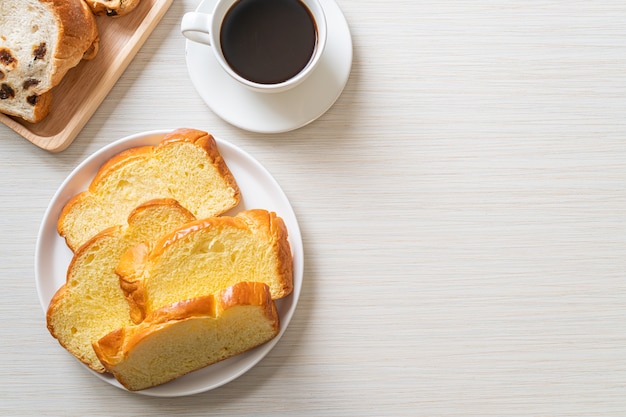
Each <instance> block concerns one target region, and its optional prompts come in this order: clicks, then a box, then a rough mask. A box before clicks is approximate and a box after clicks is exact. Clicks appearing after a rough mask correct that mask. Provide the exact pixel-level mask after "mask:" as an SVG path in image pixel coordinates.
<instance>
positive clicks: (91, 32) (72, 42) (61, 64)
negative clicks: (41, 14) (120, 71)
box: [34, 0, 99, 92]
mask: <svg viewBox="0 0 626 417" xmlns="http://www.w3.org/2000/svg"><path fill="white" fill-rule="evenodd" d="M40 1H41V2H42V3H47V4H49V5H50V6H51V7H52V8H53V9H54V10H55V11H56V12H55V17H56V19H57V21H58V23H59V27H60V28H61V31H62V38H61V39H62V42H61V43H60V44H59V45H58V47H57V50H56V55H55V56H54V57H53V59H54V60H55V61H56V66H57V72H56V73H54V74H51V78H52V85H53V86H55V85H57V84H58V83H59V82H61V79H63V77H64V76H65V73H66V72H67V71H68V70H69V69H70V68H72V67H74V66H76V64H78V63H79V62H80V60H81V59H83V56H84V54H85V52H87V51H89V56H90V57H91V58H93V56H95V54H96V53H97V45H98V40H99V35H98V25H97V23H96V19H95V17H94V15H93V13H92V12H91V9H90V8H89V7H87V4H86V3H85V2H84V1H82V0H40ZM34 91H36V92H37V90H36V89H35V90H34Z"/></svg>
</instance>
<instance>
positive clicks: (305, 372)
mask: <svg viewBox="0 0 626 417" xmlns="http://www.w3.org/2000/svg"><path fill="white" fill-rule="evenodd" d="M198 3H199V2H198V1H197V0H179V1H176V2H174V3H173V4H172V6H171V8H170V10H169V11H168V12H167V14H166V15H165V16H164V18H163V20H162V21H161V23H160V24H159V25H158V26H157V27H156V28H155V31H154V32H153V34H152V35H151V36H150V38H149V39H148V40H147V41H146V43H145V45H144V46H143V48H142V49H141V50H140V51H139V52H138V54H137V55H136V58H135V59H134V60H133V62H132V63H131V64H130V65H129V67H128V69H127V71H126V72H125V73H124V74H123V75H122V77H121V78H120V79H119V81H118V82H117V83H116V85H115V86H114V87H113V88H112V89H111V91H110V93H109V95H108V96H107V97H106V99H105V100H104V101H103V103H102V105H101V106H100V107H99V109H98V110H97V111H96V112H95V113H94V115H93V117H92V118H91V119H90V120H89V122H88V123H87V124H86V125H85V127H84V129H83V130H82V131H81V133H80V134H79V135H78V136H77V139H76V140H75V141H74V143H73V144H72V146H70V147H68V148H67V149H66V150H65V151H64V152H62V153H59V154H51V153H49V152H46V151H43V150H41V149H38V148H37V147H34V146H32V144H30V143H28V142H27V141H24V140H22V139H21V138H20V137H19V135H17V134H15V133H14V132H13V131H11V130H10V129H7V128H5V127H4V126H0V136H1V138H2V140H1V141H0V193H1V194H0V195H1V198H2V202H3V204H2V205H0V230H2V233H1V234H0V248H1V250H0V263H1V264H2V265H3V268H2V272H0V279H1V280H2V283H3V285H4V288H3V291H2V292H0V314H1V315H2V317H3V318H4V325H3V326H0V359H1V360H2V362H3V364H4V368H3V373H2V377H1V378H0V390H1V391H2V393H3V395H2V401H0V414H4V415H33V416H40V415H53V416H54V415H70V416H71V415H76V416H84V415H92V416H95V415H102V416H104V415H107V416H108V415H125V416H145V415H154V416H168V415H183V414H184V415H198V416H199V415H203V416H205V415H255V416H257V415H284V416H292V415H295V414H297V415H309V416H319V415H332V416H338V415H346V416H353V415H358V416H381V415H390V416H391V415H406V416H472V417H473V416H476V417H485V416H494V417H495V416H581V417H583V416H585V417H586V416H594V417H595V416H611V417H613V416H615V417H620V416H624V415H626V361H625V360H624V358H625V357H626V329H625V326H624V323H625V322H626V280H625V276H624V271H626V257H625V256H624V254H625V248H626V187H625V185H624V184H626V140H625V138H626V119H625V117H624V116H625V115H626V72H625V71H624V70H625V69H626V24H625V23H626V3H624V2H623V1H618V0H598V1H593V2H589V1H567V2H566V1H552V2H549V1H543V0H530V1H529V0H526V1H522V0H509V1H496V0H481V1H474V2H469V1H458V0H454V1H453V0H443V1H437V2H414V1H408V0H398V1H396V2H394V5H393V7H391V6H390V3H385V2H362V1H355V0H340V1H339V5H340V6H341V8H342V10H343V11H344V13H345V15H346V18H347V20H348V22H349V23H350V28H351V31H352V36H353V42H354V47H355V50H354V57H355V60H354V65H353V71H352V74H351V77H350V80H349V82H348V85H347V87H346V90H345V91H344V92H343V94H342V96H341V97H340V98H339V100H338V101H337V103H336V104H335V105H334V106H333V107H332V108H331V109H330V110H329V112H327V113H326V114H325V115H323V116H322V117H321V118H320V119H318V120H317V121H315V122H314V123H312V124H310V125H309V126H306V127H304V128H302V129H299V130H296V131H293V132H289V133H284V134H279V135H262V134H253V133H249V132H244V131H242V130H239V129H237V128H234V127H232V126H230V125H228V124H226V123H225V122H223V121H222V120H220V119H219V118H217V117H216V116H215V115H214V114H213V113H212V112H211V111H210V110H209V109H208V108H207V107H206V106H205V105H204V103H203V102H202V101H201V99H200V98H199V95H198V94H197V93H196V92H195V90H194V89H193V86H192V85H191V83H190V81H189V77H188V75H187V69H186V67H185V58H184V54H185V52H184V46H185V41H184V38H183V37H182V36H181V35H180V32H179V26H180V20H181V18H182V16H183V14H184V13H185V12H187V11H192V10H194V9H195V8H196V7H197V5H198ZM181 126H189V127H196V128H200V129H205V130H208V131H210V132H212V133H214V134H215V135H216V136H218V137H220V138H223V139H226V140H229V141H231V142H232V143H234V144H236V145H238V146H240V147H241V148H243V149H244V150H246V151H247V152H249V153H250V154H251V155H253V156H254V157H255V158H256V159H258V160H259V162H261V163H262V164H263V165H264V166H265V167H266V168H267V169H268V170H269V171H270V172H271V173H272V174H273V175H274V177H275V178H276V180H277V181H278V182H279V184H280V185H281V186H282V187H283V189H284V190H285V192H286V194H287V196H288V197H289V199H290V200H291V202H292V204H293V206H294V209H295V212H296V214H297V216H298V219H299V222H300V227H301V229H302V234H303V238H304V246H305V247H304V249H305V275H304V287H303V289H302V295H301V298H300V302H299V305H298V309H297V311H296V314H295V316H294V318H293V320H292V322H291V324H290V326H289V328H288V330H287V332H286V334H285V336H284V337H283V338H282V339H281V340H280V342H279V343H278V344H277V345H276V347H275V348H274V349H273V350H272V352H271V353H270V354H269V355H268V356H267V357H266V358H265V359H264V360H263V361H262V362H261V363H260V364H259V365H258V366H256V367H255V368H253V369H252V370H251V371H249V372H248V373H246V374H245V375H243V376H241V377H240V378H238V379H236V380H235V381H233V382H231V383H229V384H227V385H225V386H223V387H221V388H219V389H217V390H214V391H211V392H208V393H205V394H201V395H196V396H192V397H189V398H179V399H155V398H145V397H141V396H137V395H128V394H126V393H124V392H121V391H119V390H117V389H116V388H113V387H110V386H108V385H107V384H105V383H103V382H101V381H100V380H98V379H97V378H95V377H93V376H92V375H90V374H89V373H87V372H85V371H84V370H83V369H82V367H81V366H80V365H79V364H78V363H76V361H74V360H72V358H71V357H69V355H68V354H67V353H66V352H65V351H63V350H62V349H61V348H60V347H59V346H57V345H55V342H54V341H53V340H52V339H51V337H50V336H49V335H48V334H47V331H46V329H45V324H44V320H43V313H42V312H41V309H40V307H39V305H38V301H37V295H36V291H35V284H34V275H33V252H34V247H35V240H36V234H37V228H38V225H39V222H40V220H41V216H43V212H44V210H45V208H46V205H47V203H48V201H49V200H50V198H51V197H52V194H53V193H54V191H55V190H56V188H57V187H58V186H59V185H60V183H61V181H62V180H63V179H64V178H65V176H66V175H67V174H68V173H69V172H70V170H71V169H72V168H73V167H74V166H76V164H78V163H79V162H80V161H81V160H82V159H84V158H85V157H86V156H88V155H89V154H91V153H92V152H94V151H95V150H97V149H99V148H100V147H102V146H104V145H105V144H108V143H110V142H111V141H113V140H115V139H118V138H120V137H123V136H126V135H128V134H131V133H135V132H139V131H145V130H152V129H162V128H174V127H181Z"/></svg>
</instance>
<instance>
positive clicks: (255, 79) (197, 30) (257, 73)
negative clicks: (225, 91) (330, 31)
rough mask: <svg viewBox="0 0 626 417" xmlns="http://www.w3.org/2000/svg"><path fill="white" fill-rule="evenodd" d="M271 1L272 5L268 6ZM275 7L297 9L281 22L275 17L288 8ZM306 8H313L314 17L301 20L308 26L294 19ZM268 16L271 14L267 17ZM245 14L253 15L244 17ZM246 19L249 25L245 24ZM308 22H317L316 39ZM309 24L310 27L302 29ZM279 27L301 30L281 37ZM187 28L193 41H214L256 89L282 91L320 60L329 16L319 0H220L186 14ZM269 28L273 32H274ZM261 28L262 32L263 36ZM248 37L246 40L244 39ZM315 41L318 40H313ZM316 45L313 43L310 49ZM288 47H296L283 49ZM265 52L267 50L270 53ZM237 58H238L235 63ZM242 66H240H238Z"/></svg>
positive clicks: (224, 61) (233, 72)
mask: <svg viewBox="0 0 626 417" xmlns="http://www.w3.org/2000/svg"><path fill="white" fill-rule="evenodd" d="M267 5H270V7H269V8H268V6H267ZM253 7H256V8H257V9H253ZM259 7H266V9H264V10H263V11H261V12H259V9H258V8H259ZM275 7H278V8H283V7H287V8H288V9H289V10H290V12H292V13H296V14H295V15H292V16H291V17H292V18H291V19H289V20H285V19H283V20H280V21H278V22H277V21H275V20H276V19H278V16H282V15H283V14H284V13H283V10H282V9H281V10H280V13H273V11H275V10H273V9H271V8H275ZM246 8H247V9H246ZM253 10H255V11H253ZM303 10H304V11H306V12H307V16H308V18H309V19H310V21H304V20H303V21H302V22H301V23H305V24H304V25H303V24H299V25H295V24H291V23H289V22H292V21H296V20H297V19H294V16H295V17H297V18H298V19H305V20H306V18H305V17H304V12H303ZM238 16H242V17H238ZM262 16H267V18H264V17H262ZM245 18H248V19H249V20H247V21H244V20H243V19H245ZM225 19H226V21H225ZM261 19H262V20H261ZM244 22H246V24H243V23H244ZM270 22H271V23H273V24H270ZM248 23H250V24H248ZM308 23H311V24H312V25H313V26H312V27H313V30H314V33H313V36H314V40H313V41H311V39H310V35H311V28H310V25H309V24H308ZM283 26H284V28H283ZM288 26H291V28H289V27H288ZM253 27H257V29H258V31H256V32H254V33H253V30H252V29H250V28H253ZM303 27H304V28H306V29H302V28H303ZM276 28H281V30H283V29H284V30H287V31H289V30H293V31H296V32H293V33H292V35H293V36H282V35H281V36H280V37H278V36H277V35H276V30H277V29H276ZM304 30H306V36H305V35H304V34H303V33H304V32H303V31H304ZM181 32H182V34H183V35H184V36H185V37H186V38H187V39H189V40H191V41H194V42H199V43H203V44H205V45H209V46H210V47H211V49H212V51H213V54H214V55H215V58H216V60H217V62H218V63H219V64H220V65H221V66H222V68H223V69H224V71H226V73H228V74H229V75H230V76H231V77H232V78H233V79H235V80H237V81H238V82H239V83H241V84H242V85H244V86H246V87H248V88H251V89H252V90H254V91H259V92H270V93H276V92H282V91H286V90H288V89H290V88H293V87H295V86H296V85H298V84H300V83H301V82H302V81H304V80H305V79H306V78H307V77H308V76H309V75H310V74H311V72H312V71H313V70H314V69H315V67H316V66H317V65H318V63H319V60H320V57H321V55H322V53H323V51H324V47H325V45H326V18H325V16H324V10H323V9H322V6H321V4H320V3H319V0H271V1H267V2H264V1H263V0H218V1H217V3H216V4H215V7H214V8H213V11H212V12H211V13H201V12H189V13H186V14H185V15H184V16H183V20H182V22H181ZM223 32H224V33H223ZM248 32H249V33H248ZM268 32H271V33H269V34H268ZM259 33H261V34H262V35H261V36H258V34H259ZM289 33H291V32H289ZM253 35H254V36H253ZM305 37H306V40H305ZM231 38H232V39H231ZM259 38H260V39H261V40H260V41H259V40H258V39H259ZM279 39H280V40H279ZM293 39H298V41H297V44H296V45H288V46H289V48H287V45H283V44H284V43H285V42H287V41H291V42H296V41H293ZM300 39H302V40H301V41H300ZM244 40H246V43H244V42H243V41H244ZM236 42H239V43H237V45H242V44H245V45H247V46H246V47H245V48H244V47H239V46H236V47H234V46H232V45H234V44H235V43H236ZM272 42H274V43H272ZM311 42H314V43H313V44H311ZM224 45H226V47H224ZM304 45H306V47H305V46H304ZM310 45H313V47H312V48H310ZM225 50H226V53H225ZM287 50H289V51H291V52H289V53H281V52H280V51H287ZM244 51H248V52H249V53H245V52H244ZM261 51H267V53H264V52H261ZM292 56H293V57H294V58H293V60H292V59H291V58H292ZM253 57H256V58H254V59H256V60H254V59H253ZM229 59H230V62H231V63H229ZM237 59H238V60H239V61H237ZM290 60H291V61H290ZM235 62H238V63H237V64H235ZM241 62H243V64H242V63H241ZM257 62H258V63H257ZM237 65H239V67H238V68H235V67H236V66H237ZM272 71H275V72H276V75H274V74H272ZM289 71H291V72H289ZM261 73H262V74H263V75H261ZM281 74H282V77H281ZM285 74H289V75H285ZM274 78H275V79H274Z"/></svg>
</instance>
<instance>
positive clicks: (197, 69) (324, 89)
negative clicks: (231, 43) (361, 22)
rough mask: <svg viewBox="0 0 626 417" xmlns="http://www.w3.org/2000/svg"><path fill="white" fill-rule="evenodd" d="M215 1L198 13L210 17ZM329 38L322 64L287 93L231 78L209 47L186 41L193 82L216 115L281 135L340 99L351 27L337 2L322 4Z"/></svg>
mask: <svg viewBox="0 0 626 417" xmlns="http://www.w3.org/2000/svg"><path fill="white" fill-rule="evenodd" d="M215 1H216V0H204V1H203V2H202V3H200V5H199V6H198V8H197V9H196V11H198V12H203V13H210V12H211V11H212V10H213V6H214V5H215ZM320 2H321V3H322V7H323V8H324V13H325V14H326V23H327V27H328V38H327V41H326V48H325V50H324V54H323V55H322V57H321V58H320V62H319V66H318V67H317V68H316V69H315V71H314V72H313V73H312V74H311V75H310V76H309V78H307V79H306V80H305V81H303V82H302V83H301V84H300V85H298V86H296V87H294V88H292V89H291V90H288V91H285V92H283V93H259V92H255V91H252V90H250V89H248V88H246V87H244V86H242V85H240V84H239V83H237V82H236V81H235V80H234V79H233V78H231V77H230V76H229V75H228V74H227V73H226V72H225V71H224V70H223V69H222V67H220V65H219V64H218V62H217V60H216V59H215V57H214V56H213V52H212V51H211V50H210V49H209V48H210V47H209V46H206V45H203V44H200V43H196V42H192V41H189V40H187V42H186V56H187V68H188V70H189V75H190V77H191V81H192V83H193V85H194V87H195V88H196V90H198V93H199V94H200V96H201V97H202V99H203V100H204V102H205V103H206V104H207V105H208V106H209V107H210V108H211V110H213V112H214V113H215V114H217V115H218V116H219V117H221V118H222V119H224V120H225V121H227V122H228V123H230V124H232V125H234V126H237V127H239V128H241V129H245V130H249V131H251V132H258V133H281V132H287V131H290V130H294V129H297V128H300V127H302V126H305V125H307V124H309V123H311V122H312V121H314V120H315V119H317V118H318V117H320V116H321V115H322V114H324V113H325V112H326V111H327V110H328V109H329V108H330V107H331V106H332V105H333V104H334V103H335V101H336V100H337V99H338V98H339V96H340V95H341V92H342V91H343V89H344V87H345V86H346V83H347V82H348V77H349V75H350V69H351V67H352V39H351V36H350V29H349V27H348V23H347V22H346V19H345V17H344V15H343V13H342V12H341V9H340V8H339V6H338V5H337V3H336V2H335V1H334V0H320Z"/></svg>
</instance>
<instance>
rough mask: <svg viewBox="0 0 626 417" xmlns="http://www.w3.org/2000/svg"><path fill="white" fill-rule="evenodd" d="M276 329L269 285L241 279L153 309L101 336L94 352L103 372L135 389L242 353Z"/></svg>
mask: <svg viewBox="0 0 626 417" xmlns="http://www.w3.org/2000/svg"><path fill="white" fill-rule="evenodd" d="M278 332H279V318H278V313H277V311H276V306H275V304H274V302H273V301H272V298H271V296H270V291H269V288H268V287H267V286H266V285H264V284H261V283H256V282H242V283H239V284H236V285H234V286H232V287H229V288H227V289H224V290H222V291H221V292H219V293H217V294H216V295H215V296H213V295H207V296H204V297H200V298H195V299H191V300H186V301H182V302H178V303H175V304H173V305H170V306H165V307H163V308H161V309H159V310H156V311H154V312H152V313H151V314H150V315H149V316H148V317H146V319H145V320H144V321H143V322H142V323H141V324H139V325H136V326H127V327H123V328H120V329H118V330H115V331H113V332H111V333H109V334H108V335H106V336H104V337H103V338H102V339H100V340H99V341H97V342H96V343H95V344H94V350H95V352H96V355H97V356H98V358H99V359H100V361H101V362H102V363H103V365H104V367H105V368H106V370H107V371H108V372H110V373H112V374H113V375H114V376H115V378H116V379H117V380H118V381H119V382H120V383H121V384H122V385H123V386H125V387H126V388H127V389H129V390H131V391H137V390H142V389H146V388H150V387H153V386H156V385H160V384H163V383H165V382H168V381H171V380H173V379H175V378H178V377H180V376H182V375H185V374H187V373H189V372H192V371H195V370H197V369H200V368H203V367H205V366H208V365H211V364H213V363H216V362H218V361H221V360H224V359H227V358H229V357H232V356H234V355H237V354H240V353H243V352H246V351H248V350H250V349H252V348H254V347H256V346H259V345H261V344H263V343H266V342H268V341H269V340H271V339H273V338H274V337H275V336H276V335H277V334H278Z"/></svg>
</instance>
